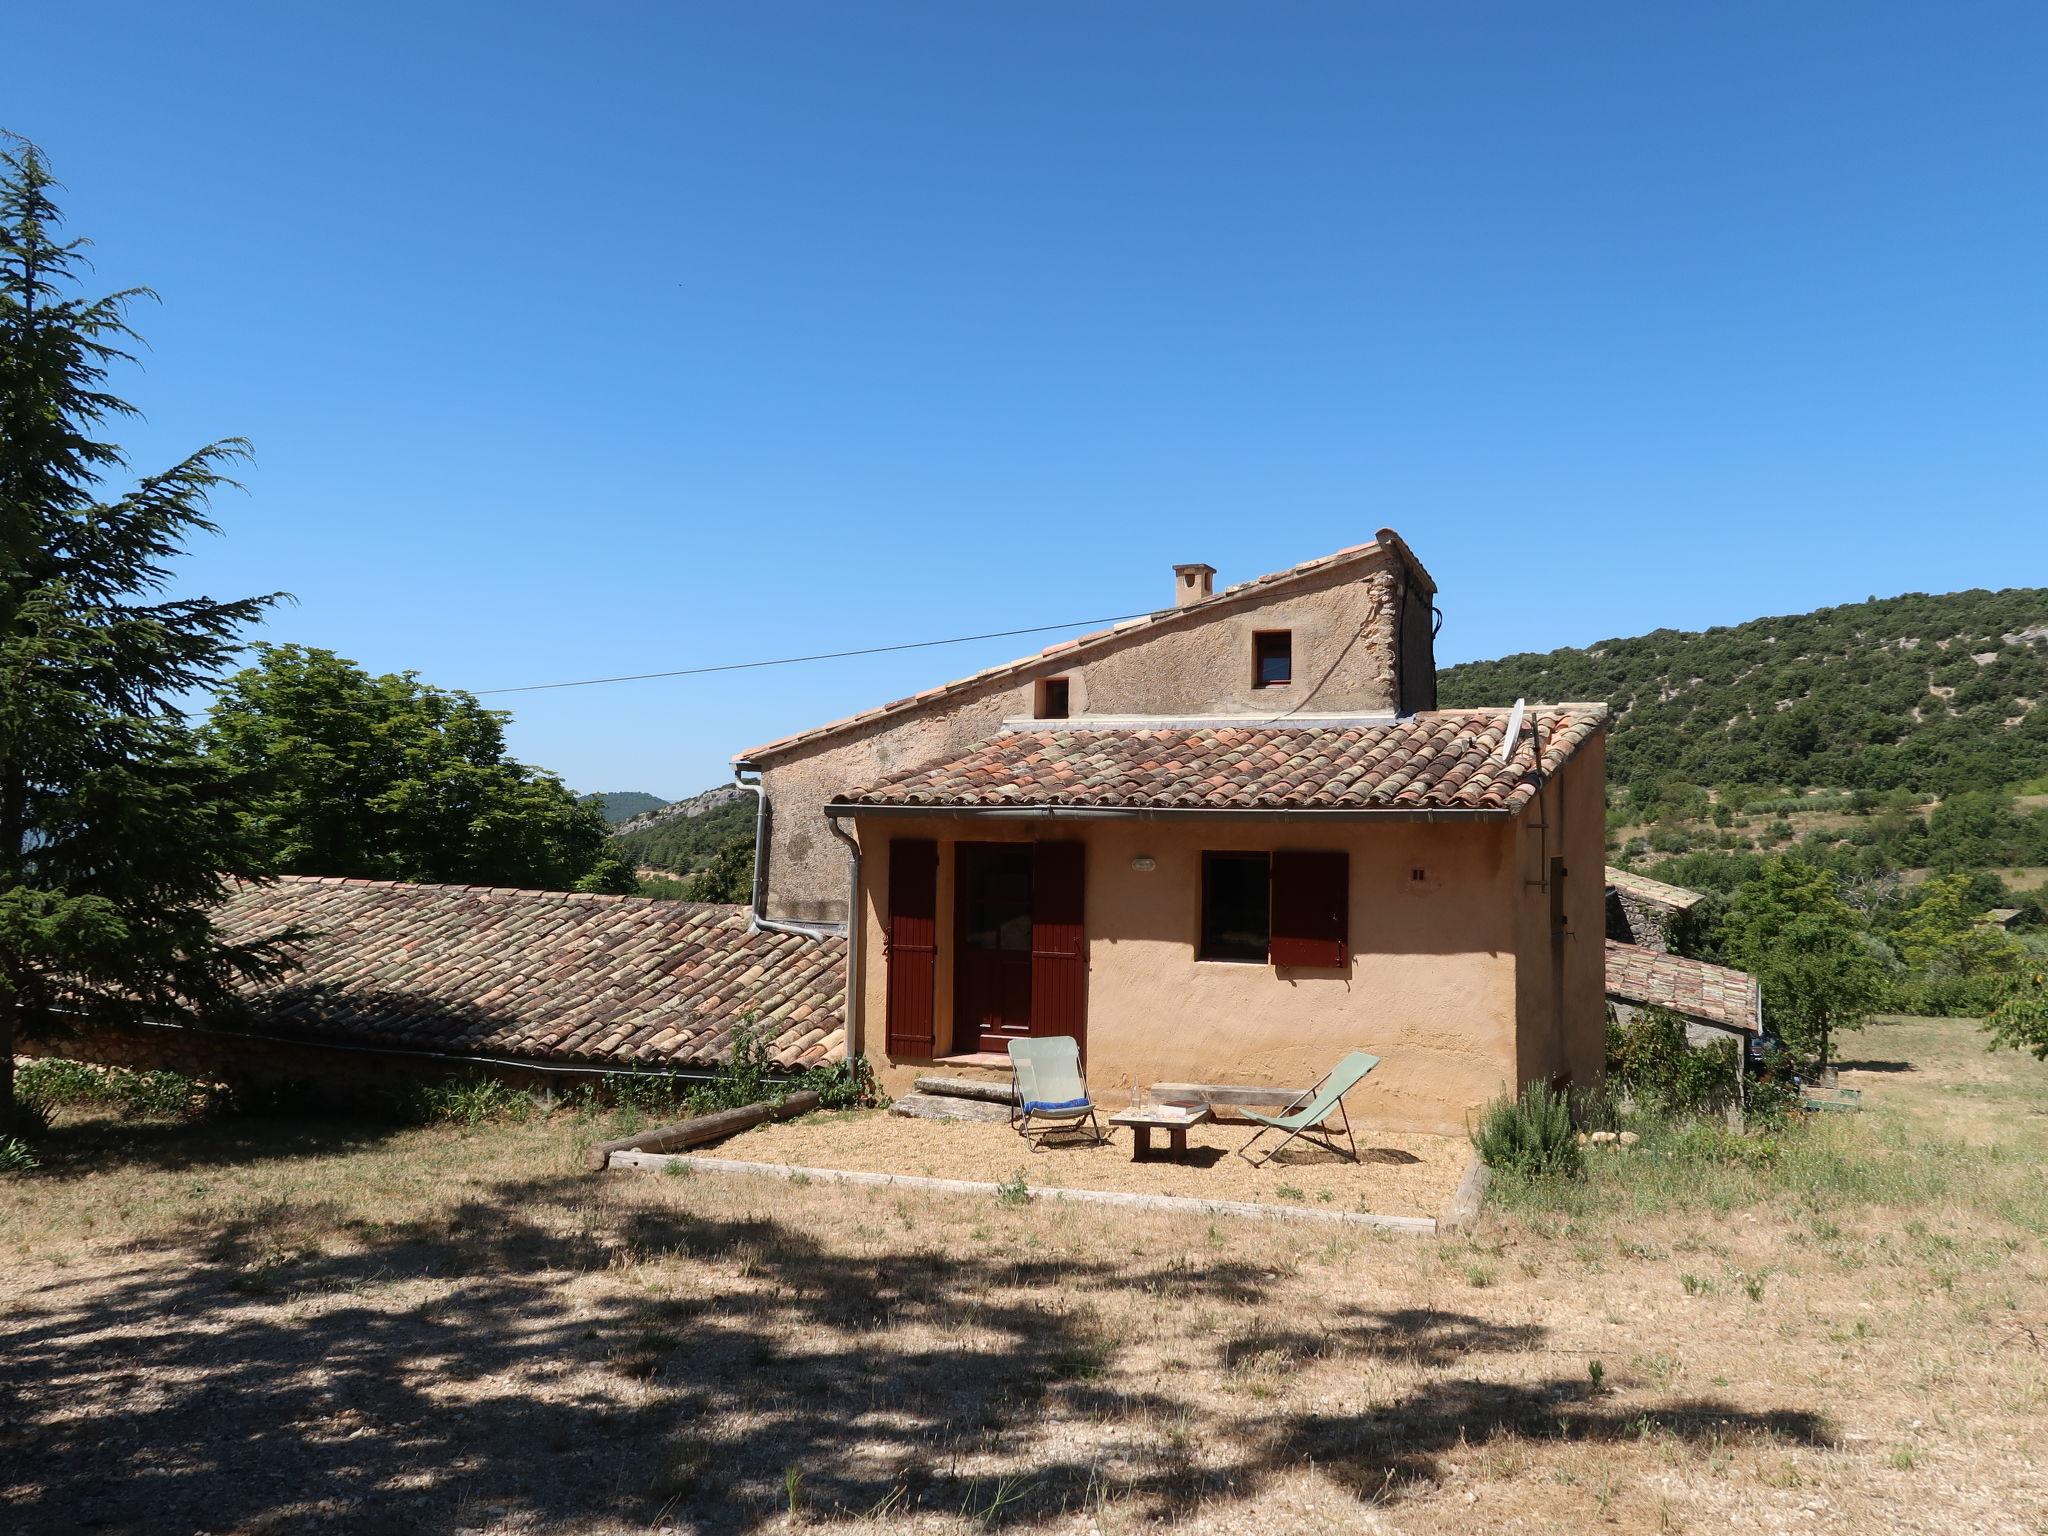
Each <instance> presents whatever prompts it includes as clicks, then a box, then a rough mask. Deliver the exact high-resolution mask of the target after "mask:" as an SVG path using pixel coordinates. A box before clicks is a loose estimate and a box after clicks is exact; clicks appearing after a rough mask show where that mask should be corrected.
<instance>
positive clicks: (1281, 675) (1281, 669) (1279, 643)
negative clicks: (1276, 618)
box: [1252, 629, 1294, 688]
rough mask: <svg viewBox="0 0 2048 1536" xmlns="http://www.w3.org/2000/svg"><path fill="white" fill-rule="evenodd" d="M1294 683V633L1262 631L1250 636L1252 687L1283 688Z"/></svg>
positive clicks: (1273, 630)
mask: <svg viewBox="0 0 2048 1536" xmlns="http://www.w3.org/2000/svg"><path fill="white" fill-rule="evenodd" d="M1293 681H1294V631H1293V630H1291V629H1262V630H1259V631H1258V632H1257V633H1256V634H1254V635H1253V636H1252V686H1253V687H1254V688H1285V687H1286V686H1287V685H1288V684H1289V683H1291V682H1293Z"/></svg>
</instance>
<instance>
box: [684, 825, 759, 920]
mask: <svg viewBox="0 0 2048 1536" xmlns="http://www.w3.org/2000/svg"><path fill="white" fill-rule="evenodd" d="M683 889H684V891H685V892H686V893H687V894H686V897H685V899H686V900H689V901H722V902H747V901H752V900H753V899H754V834H753V831H752V830H751V829H749V830H748V831H746V832H743V833H741V834H740V835H739V836H738V837H735V838H734V839H733V840H732V841H731V842H729V843H727V844H726V845H725V846H724V847H723V848H721V849H719V850H718V857H717V858H715V859H713V860H712V861H711V867H710V868H708V869H706V870H704V871H703V872H701V873H699V874H695V875H692V876H691V877H690V878H689V879H688V880H686V881H684V882H683Z"/></svg>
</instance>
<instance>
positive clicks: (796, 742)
mask: <svg viewBox="0 0 2048 1536" xmlns="http://www.w3.org/2000/svg"><path fill="white" fill-rule="evenodd" d="M1380 550H1387V551H1389V552H1391V553H1392V554H1393V555H1394V557H1395V558H1396V559H1397V560H1398V561H1400V563H1401V564H1402V565H1403V566H1404V567H1406V569H1407V570H1408V571H1410V572H1411V573H1412V574H1413V575H1414V576H1415V577H1416V578H1417V579H1418V580H1419V581H1420V582H1421V583H1422V584H1423V586H1424V587H1426V588H1427V589H1428V590H1429V591H1431V592H1435V591H1436V581H1435V579H1434V578H1432V577H1431V576H1430V574H1429V572H1428V571H1426V570H1424V569H1423V566H1422V562H1421V561H1420V560H1418V559H1416V558H1415V552H1414V551H1413V550H1411V549H1410V548H1409V547H1408V545H1407V543H1406V541H1405V540H1403V539H1402V537H1401V535H1399V534H1398V533H1396V532H1394V530H1393V529H1391V528H1382V529H1381V530H1380V531H1379V536H1378V537H1377V538H1376V539H1375V540H1374V541H1373V542H1372V543H1370V544H1354V545H1352V546H1351V547H1350V548H1348V549H1340V550H1338V551H1337V552H1336V553H1335V554H1333V555H1320V556H1318V557H1317V558H1315V559H1314V560H1304V561H1303V562H1302V563H1301V564H1300V565H1294V566H1289V567H1288V568H1287V569H1286V570H1284V571H1274V572H1271V573H1270V574H1268V575H1265V576H1255V577H1253V578H1252V579H1251V580H1250V581H1241V582H1239V583H1238V584H1237V585H1236V586H1232V587H1225V588H1224V589H1223V590H1222V591H1220V592H1216V593H1212V594H1211V595H1210V596H1208V597H1205V598H1203V599H1202V600H1201V601H1200V602H1198V603H1189V604H1188V605H1187V606H1185V607H1181V608H1161V609H1158V610H1156V611H1154V612H1152V613H1148V614H1144V615H1142V616H1140V617H1138V618H1135V619H1125V620H1124V621H1123V622H1122V623H1120V624H1117V625H1114V626H1112V627H1111V628H1109V629H1098V630H1096V631H1094V632H1093V633H1090V634H1086V635H1077V636H1075V637H1074V638H1073V639H1071V640H1061V641H1058V642H1057V643H1055V644H1053V645H1048V646H1047V647H1046V648H1045V649H1044V650H1042V651H1040V652H1038V653H1037V654H1036V655H1035V656H1022V657H1019V658H1018V659H1017V660H1015V661H1006V662H1003V663H1002V664H1001V665H999V666H994V667H988V668H986V669H984V670H982V671H980V672H976V673H975V674H974V675H973V676H971V677H963V678H959V679H957V680H956V681H953V682H950V683H941V684H939V685H938V686H937V687H935V688H927V689H925V690H924V692H922V693H917V694H913V695H911V696H910V697H909V698H907V699H892V700H891V701H890V702H889V703H887V704H880V705H877V706H876V707H875V708H873V709H864V710H862V711H861V712H860V713H859V714H857V715H848V716H847V717H846V718H845V719H843V720H833V721H829V722H828V723H826V724H824V725H819V726H813V727H811V728H810V729H809V730H804V731H798V732H796V733H795V734H794V735H790V736H783V737H780V738H778V739H776V740H774V741H770V742H764V743H762V744H761V745H760V746H758V747H749V748H747V750H746V751H744V752H739V753H735V754H734V755H733V759H732V760H733V761H734V762H735V763H752V762H755V761H757V760H758V759H761V758H764V757H773V756H775V755H777V754H778V753H782V752H787V751H789V750H790V749H791V748H794V747H800V746H808V745H809V744H810V743H812V742H814V741H820V740H822V739H824V738H825V737H827V736H836V735H838V734H839V733H840V732H841V731H848V730H852V729H854V728H855V727H857V726H862V725H868V724H872V723H873V722H874V721H877V720H881V719H883V718H885V717H886V716H889V715H893V714H898V713H900V712H901V711H903V710H906V709H909V708H911V707H912V706H913V705H924V704H930V703H932V702H934V701H935V700H939V699H944V698H948V697H950V696H952V695H953V694H956V693H960V692H964V691H965V690H967V689H970V688H977V687H981V686H983V685H985V684H989V683H994V682H998V681H1000V680H1002V679H1004V678H1006V677H1015V678H1018V679H1021V678H1023V677H1024V676H1025V675H1026V674H1028V673H1029V672H1030V671H1031V670H1032V669H1033V668H1035V667H1039V666H1042V665H1044V664H1045V663H1047V662H1049V661H1055V660H1057V661H1058V662H1059V663H1060V664H1062V665H1067V664H1070V663H1072V662H1075V661H1078V660H1080V659H1081V657H1082V655H1083V654H1084V653H1085V652H1087V651H1091V650H1094V649H1095V648H1096V647H1098V646H1103V645H1107V644H1109V643H1110V642H1111V641H1115V640H1122V639H1125V638H1127V637H1128V636H1130V635H1131V634H1133V633H1135V632H1138V631H1142V630H1147V629H1156V628H1159V627H1161V626H1163V625H1169V624H1174V623H1178V622H1180V621H1182V620H1185V619H1188V618H1190V617H1195V618H1206V617H1208V616H1209V615H1210V614H1211V613H1212V612H1214V610H1215V609H1216V608H1217V607H1218V606H1219V605H1227V604H1229V603H1231V602H1233V601H1235V600H1237V599H1239V598H1242V597H1245V596H1247V595H1248V594H1251V593H1253V592H1260V593H1263V592H1266V591H1268V590H1269V589H1271V588H1273V587H1276V586H1283V585H1285V584H1286V583H1288V582H1291V581H1297V580H1300V579H1301V578H1303V577H1307V576H1313V575H1316V574H1318V573H1320V572H1324V571H1328V570H1330V569H1331V568H1332V567H1335V566H1339V565H1345V564H1349V563H1353V562H1356V561H1359V560H1362V559H1364V558H1365V557H1367V556H1368V555H1372V554H1375V553H1377V552H1378V551H1380Z"/></svg>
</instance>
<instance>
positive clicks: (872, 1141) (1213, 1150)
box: [702, 1110, 1472, 1216]
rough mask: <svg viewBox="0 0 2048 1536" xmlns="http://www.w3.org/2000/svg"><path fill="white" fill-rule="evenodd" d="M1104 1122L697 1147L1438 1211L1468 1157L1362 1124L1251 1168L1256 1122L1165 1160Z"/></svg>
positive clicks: (865, 1116) (1099, 1185)
mask: <svg viewBox="0 0 2048 1536" xmlns="http://www.w3.org/2000/svg"><path fill="white" fill-rule="evenodd" d="M1104 1129H1105V1130H1107V1131H1108V1132H1109V1140H1108V1142H1107V1143H1106V1144H1104V1145H1100V1146H1097V1145H1090V1144H1088V1143H1087V1141H1086V1140H1085V1138H1082V1137H1079V1136H1070V1135H1067V1134H1064V1133H1062V1135H1061V1136H1060V1137H1059V1139H1058V1141H1057V1142H1056V1143H1054V1144H1052V1145H1050V1146H1048V1147H1047V1148H1046V1150H1044V1151H1042V1152H1033V1151H1031V1150H1030V1149H1029V1148H1027V1147H1026V1146H1025V1145H1024V1142H1023V1139H1022V1138H1021V1137H1020V1136H1018V1134H1017V1133H1016V1132H1015V1131H1013V1130H1011V1129H1010V1128H1009V1127H1008V1126H1007V1125H1002V1124H995V1125H989V1124H982V1123H979V1122H974V1121H933V1120H911V1119H906V1118H905V1117H904V1116H902V1115H892V1114H888V1113H886V1112H884V1111H880V1110H875V1111H870V1112H866V1113H862V1114H858V1115H812V1116H808V1117H806V1118H805V1119H803V1120H795V1121H786V1122H783V1123H780V1124H771V1125H761V1126H756V1127H755V1128H754V1129H752V1130H750V1131H743V1132H741V1133H740V1134H739V1135H738V1136H734V1137H731V1138H729V1139H728V1140H726V1141H722V1142H720V1143H719V1144H718V1145H717V1146H714V1147H706V1148H703V1149H702V1150H703V1152H704V1153H705V1155H707V1156H710V1157H730V1158H738V1159H741V1160H743V1161H747V1162H757V1163H785V1164H789V1165H793V1166H795V1167H800V1168H844V1169H852V1170H855V1171H858V1172H865V1173H913V1174H920V1175H923V1176H925V1177H927V1178H939V1179H972V1180H976V1181H978V1182H981V1183H990V1184H994V1183H1001V1182H1003V1181H1006V1180H1012V1179H1016V1178H1020V1177H1021V1178H1022V1179H1023V1180H1024V1181H1025V1182H1026V1184H1027V1185H1035V1186H1042V1187H1058V1188H1067V1189H1116V1190H1136V1191H1138V1192H1140V1193H1143V1194H1154V1195H1186V1196H1189V1197H1191V1198H1194V1199H1200V1200H1251V1201H1257V1202H1260V1203H1262V1204H1267V1205H1287V1204H1299V1205H1307V1206H1311V1207H1314V1208H1316V1209H1321V1210H1332V1211H1373V1212H1377V1213H1378V1214H1380V1215H1383V1216H1437V1215H1440V1214H1442V1212H1443V1209H1444V1207H1445V1205H1447V1204H1448V1203H1449V1201H1450V1198H1451V1195H1452V1192H1453V1191H1455V1190H1456V1189H1457V1187H1458V1180H1459V1178H1460V1177H1462V1176H1463V1174H1464V1171H1465V1167H1466V1165H1467V1164H1468V1163H1469V1162H1470V1161H1471V1158H1472V1146H1471V1143H1470V1142H1467V1141H1463V1140H1452V1139H1451V1138H1449V1137H1445V1136H1423V1135H1415V1134H1410V1133H1405V1132H1397V1131H1388V1130H1379V1129H1362V1130H1360V1133H1359V1139H1358V1156H1359V1161H1358V1162H1356V1163H1352V1162H1348V1161H1345V1160H1343V1159H1341V1158H1338V1157H1336V1156H1334V1155H1332V1154H1331V1153H1329V1152H1326V1151H1324V1150H1322V1149H1321V1148H1318V1147H1315V1146H1312V1145H1310V1144H1309V1143H1307V1142H1306V1141H1303V1140H1300V1139H1297V1140H1296V1141H1295V1142H1294V1143H1293V1144H1292V1145H1290V1146H1289V1147H1288V1148H1287V1150H1286V1151H1284V1152H1282V1153H1280V1154H1279V1155H1278V1156H1277V1157H1275V1158H1274V1159H1273V1161H1272V1162H1270V1163H1266V1164H1264V1165H1263V1166H1261V1167H1258V1168H1254V1167H1253V1166H1252V1165H1251V1164H1250V1163H1248V1162H1246V1161H1245V1160H1244V1159H1243V1158H1241V1157H1239V1156H1237V1155H1236V1153H1237V1149H1238V1148H1239V1147H1241V1146H1243V1145H1244V1144H1245V1143H1246V1141H1248V1140H1249V1139H1250V1138H1251V1134H1252V1132H1253V1131H1255V1130H1257V1129H1258V1127H1257V1126H1254V1125H1214V1124H1212V1125H1198V1126H1195V1127H1194V1128H1193V1129H1191V1130H1190V1131H1189V1132H1188V1150H1187V1154H1186V1156H1185V1157H1184V1158H1176V1159H1173V1160H1167V1159H1165V1158H1162V1157H1159V1153H1160V1152H1161V1151H1163V1149H1164V1148H1165V1145H1166V1137H1165V1135H1164V1133H1162V1132H1158V1131H1155V1132H1153V1135H1152V1145H1153V1149H1154V1160H1150V1161H1146V1162H1142V1163H1135V1162H1133V1161H1132V1160H1131V1133H1130V1131H1129V1130H1128V1129H1126V1128H1125V1127H1123V1126H1105V1127H1104ZM1278 1140H1279V1136H1278V1134H1277V1133H1276V1134H1274V1135H1273V1136H1269V1137H1268V1138H1267V1139H1266V1141H1265V1142H1263V1143H1261V1145H1260V1148H1254V1155H1256V1154H1257V1152H1258V1151H1259V1150H1261V1149H1262V1148H1264V1147H1266V1146H1271V1145H1273V1144H1275V1143H1277V1142H1278Z"/></svg>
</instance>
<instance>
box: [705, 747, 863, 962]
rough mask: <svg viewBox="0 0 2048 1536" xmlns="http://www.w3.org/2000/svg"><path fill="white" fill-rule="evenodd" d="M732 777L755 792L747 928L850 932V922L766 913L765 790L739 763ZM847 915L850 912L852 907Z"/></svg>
mask: <svg viewBox="0 0 2048 1536" xmlns="http://www.w3.org/2000/svg"><path fill="white" fill-rule="evenodd" d="M732 781H733V783H735V784H737V785H738V786H739V787H740V788H741V789H745V790H750V791H752V792H753V796H754V891H753V900H752V901H751V902H750V903H749V905H748V910H747V928H748V930H749V931H750V932H753V933H787V934H792V935H794V936H795V937H797V938H800V939H829V938H836V937H837V936H839V935H840V934H843V933H848V932H850V931H851V925H850V923H798V922H777V921H775V920H773V919H771V918H770V917H769V916H768V914H767V912H766V910H765V906H766V903H767V900H768V791H767V790H766V789H764V788H763V787H762V785H761V781H760V780H759V779H758V778H755V779H749V778H747V777H746V769H745V768H744V766H742V765H739V764H735V765H734V766H733V770H732ZM834 830H837V829H836V828H835V829H834ZM848 916H849V917H851V916H852V909H851V908H849V909H848Z"/></svg>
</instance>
